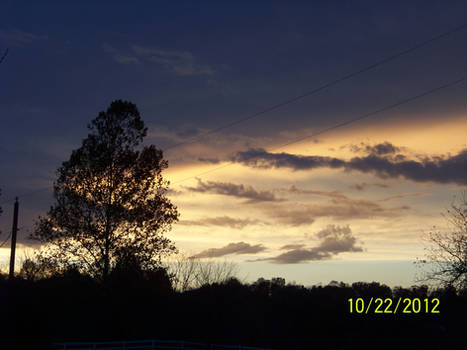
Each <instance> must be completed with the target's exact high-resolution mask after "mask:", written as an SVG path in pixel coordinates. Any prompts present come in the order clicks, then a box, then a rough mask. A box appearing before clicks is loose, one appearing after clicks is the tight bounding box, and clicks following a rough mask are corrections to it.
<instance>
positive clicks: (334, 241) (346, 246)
mask: <svg viewBox="0 0 467 350" xmlns="http://www.w3.org/2000/svg"><path fill="white" fill-rule="evenodd" d="M316 237H318V238H320V239H322V241H321V243H320V244H319V246H318V247H317V248H316V249H318V250H319V251H321V252H329V253H332V254H338V253H343V252H361V251H363V250H362V248H361V247H356V246H355V243H356V242H357V239H356V238H355V237H354V236H353V235H352V231H351V230H350V227H349V225H347V226H336V225H328V226H327V227H326V228H325V229H323V230H321V231H319V232H318V233H317V234H316Z"/></svg>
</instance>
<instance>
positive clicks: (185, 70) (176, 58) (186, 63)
mask: <svg viewBox="0 0 467 350" xmlns="http://www.w3.org/2000/svg"><path fill="white" fill-rule="evenodd" d="M131 48H132V50H133V52H134V53H135V54H136V55H137V56H138V57H140V58H141V59H144V60H146V61H149V62H153V63H157V64H160V65H162V66H164V67H165V68H166V69H168V70H171V71H173V72H174V73H175V74H176V75H180V76H190V75H212V74H214V70H213V69H212V68H211V67H209V66H207V65H200V64H197V63H196V62H195V58H194V56H193V54H192V53H190V52H186V51H173V50H162V49H157V48H151V47H144V46H139V45H133V46H132V47H131Z"/></svg>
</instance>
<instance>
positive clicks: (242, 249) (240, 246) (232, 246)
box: [192, 242, 267, 258]
mask: <svg viewBox="0 0 467 350" xmlns="http://www.w3.org/2000/svg"><path fill="white" fill-rule="evenodd" d="M266 249H267V248H266V247H265V246H263V245H262V244H255V245H251V244H249V243H245V242H238V243H229V244H227V245H226V246H224V247H222V248H210V249H206V250H203V251H202V252H200V253H198V254H196V255H194V256H192V257H193V258H217V257H220V256H224V255H229V254H256V253H259V252H262V251H264V250H266Z"/></svg>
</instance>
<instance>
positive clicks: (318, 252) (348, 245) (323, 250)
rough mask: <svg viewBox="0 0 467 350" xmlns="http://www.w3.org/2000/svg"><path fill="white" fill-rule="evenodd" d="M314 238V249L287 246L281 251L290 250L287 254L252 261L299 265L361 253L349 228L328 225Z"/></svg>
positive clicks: (296, 245) (297, 245)
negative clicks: (341, 255)
mask: <svg viewBox="0 0 467 350" xmlns="http://www.w3.org/2000/svg"><path fill="white" fill-rule="evenodd" d="M315 237H316V238H318V239H319V240H320V243H319V244H318V245H317V246H316V247H312V248H305V245H304V244H289V245H286V246H283V247H281V249H290V250H289V251H288V252H285V253H282V254H279V255H277V256H275V257H272V258H265V259H256V260H252V261H270V262H272V263H276V264H299V263H305V262H309V261H316V260H324V259H330V258H332V257H333V256H334V255H337V254H339V253H344V252H361V251H363V249H362V248H361V247H358V246H356V243H357V239H356V238H355V237H354V236H353V235H352V231H351V229H350V227H349V226H348V225H347V226H336V225H328V226H327V227H326V228H325V229H323V230H321V231H319V232H318V233H317V234H316V235H315Z"/></svg>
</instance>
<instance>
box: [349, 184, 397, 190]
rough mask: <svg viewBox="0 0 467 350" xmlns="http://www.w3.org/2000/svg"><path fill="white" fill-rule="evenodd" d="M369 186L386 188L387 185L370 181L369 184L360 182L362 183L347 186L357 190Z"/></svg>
mask: <svg viewBox="0 0 467 350" xmlns="http://www.w3.org/2000/svg"><path fill="white" fill-rule="evenodd" d="M369 187H380V188H388V187H389V185H386V184H381V183H371V184H369V183H366V182H362V183H359V184H353V185H351V186H349V188H351V189H353V190H357V191H364V190H366V189H367V188H369Z"/></svg>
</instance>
